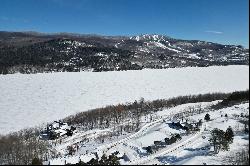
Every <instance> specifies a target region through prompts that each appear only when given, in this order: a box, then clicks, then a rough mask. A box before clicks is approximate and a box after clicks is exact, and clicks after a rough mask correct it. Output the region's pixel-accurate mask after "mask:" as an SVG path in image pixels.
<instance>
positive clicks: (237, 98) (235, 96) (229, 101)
mask: <svg viewBox="0 0 250 166" xmlns="http://www.w3.org/2000/svg"><path fill="white" fill-rule="evenodd" d="M245 101H249V90H246V91H239V92H233V93H232V94H231V95H229V96H228V97H227V98H225V99H223V101H222V102H220V103H218V104H217V105H214V106H213V107H212V108H214V109H221V108H224V107H230V106H233V105H235V104H239V103H242V102H245Z"/></svg>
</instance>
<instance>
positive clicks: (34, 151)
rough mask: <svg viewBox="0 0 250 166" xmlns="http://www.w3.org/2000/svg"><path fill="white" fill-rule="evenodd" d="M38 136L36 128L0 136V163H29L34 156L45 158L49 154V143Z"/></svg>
mask: <svg viewBox="0 0 250 166" xmlns="http://www.w3.org/2000/svg"><path fill="white" fill-rule="evenodd" d="M38 136H39V130H37V129H26V130H22V131H19V132H15V133H11V134H9V135H6V136H0V165H30V164H31V163H32V160H33V159H34V158H39V159H42V160H46V159H47V158H48V157H49V156H50V155H51V154H50V153H49V151H48V146H49V145H48V144H47V143H46V142H45V141H42V140H40V139H39V138H38Z"/></svg>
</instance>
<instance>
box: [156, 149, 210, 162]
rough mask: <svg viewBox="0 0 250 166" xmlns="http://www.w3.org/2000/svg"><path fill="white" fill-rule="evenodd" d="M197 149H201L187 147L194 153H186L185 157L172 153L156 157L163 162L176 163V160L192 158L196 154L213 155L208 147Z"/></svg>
mask: <svg viewBox="0 0 250 166" xmlns="http://www.w3.org/2000/svg"><path fill="white" fill-rule="evenodd" d="M197 149H200V148H195V149H192V148H187V149H185V150H188V151H191V152H192V153H190V154H188V155H185V156H183V157H177V156H174V155H172V156H160V157H156V159H157V160H158V161H159V162H161V163H163V164H173V163H176V162H179V161H182V160H185V159H189V158H192V157H195V156H211V155H213V153H212V152H211V151H209V149H207V150H197Z"/></svg>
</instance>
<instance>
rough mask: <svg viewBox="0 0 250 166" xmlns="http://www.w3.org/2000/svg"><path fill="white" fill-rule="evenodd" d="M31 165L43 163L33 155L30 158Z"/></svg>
mask: <svg viewBox="0 0 250 166" xmlns="http://www.w3.org/2000/svg"><path fill="white" fill-rule="evenodd" d="M31 165H43V163H42V161H41V160H40V159H39V158H37V157H35V158H34V159H33V160H32V162H31Z"/></svg>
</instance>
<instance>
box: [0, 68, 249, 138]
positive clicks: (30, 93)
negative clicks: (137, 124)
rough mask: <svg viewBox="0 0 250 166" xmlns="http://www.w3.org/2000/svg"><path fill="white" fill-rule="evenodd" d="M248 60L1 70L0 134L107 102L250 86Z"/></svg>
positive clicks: (229, 90) (160, 97)
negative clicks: (84, 69)
mask: <svg viewBox="0 0 250 166" xmlns="http://www.w3.org/2000/svg"><path fill="white" fill-rule="evenodd" d="M248 75H249V67H248V66H212V67H207V68H199V67H193V68H192V67H188V68H174V69H159V70H158V69H153V70H151V69H144V70H142V71H119V72H101V73H95V72H80V73H47V74H30V75H23V74H13V75H0V94H1V95H0V115H1V116H0V134H6V133H9V132H11V131H17V130H20V129H22V128H26V127H34V126H35V125H39V124H41V123H46V122H50V121H54V120H58V119H60V118H64V117H66V116H68V115H72V114H75V113H77V112H81V111H86V110H89V109H93V108H97V107H103V106H106V105H110V104H118V103H125V102H133V101H134V100H138V99H140V98H141V97H143V98H144V99H145V100H155V99H162V98H171V97H175V96H180V95H189V94H203V93H209V92H233V91H237V90H246V89H249V76H248Z"/></svg>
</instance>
